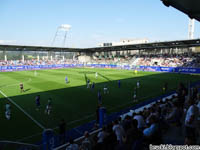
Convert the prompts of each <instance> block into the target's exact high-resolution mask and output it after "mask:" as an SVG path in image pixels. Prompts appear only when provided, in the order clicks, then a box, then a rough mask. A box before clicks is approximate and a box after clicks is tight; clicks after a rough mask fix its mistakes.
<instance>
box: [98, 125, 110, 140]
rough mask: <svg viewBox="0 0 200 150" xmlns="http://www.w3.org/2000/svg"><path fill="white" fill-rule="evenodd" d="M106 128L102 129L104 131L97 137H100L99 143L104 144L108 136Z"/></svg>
mask: <svg viewBox="0 0 200 150" xmlns="http://www.w3.org/2000/svg"><path fill="white" fill-rule="evenodd" d="M105 130H106V129H105V127H103V128H102V131H100V132H99V133H98V135H97V137H98V140H97V143H103V141H104V139H105V137H106V136H107V135H108V134H107V133H106V131H105Z"/></svg>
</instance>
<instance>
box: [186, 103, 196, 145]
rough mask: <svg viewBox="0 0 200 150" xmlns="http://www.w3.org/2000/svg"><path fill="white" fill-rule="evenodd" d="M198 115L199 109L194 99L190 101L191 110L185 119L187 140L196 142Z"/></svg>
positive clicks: (189, 109)
mask: <svg viewBox="0 0 200 150" xmlns="http://www.w3.org/2000/svg"><path fill="white" fill-rule="evenodd" d="M198 115H199V109H198V107H197V106H196V105H195V101H194V100H193V99H190V101H189V108H188V110H187V113H186V117H185V135H186V137H187V138H190V139H192V140H193V141H194V142H195V141H196V129H197V123H198V122H197V121H198ZM194 144H195V143H194Z"/></svg>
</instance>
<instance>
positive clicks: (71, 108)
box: [0, 0, 200, 150]
mask: <svg viewBox="0 0 200 150" xmlns="http://www.w3.org/2000/svg"><path fill="white" fill-rule="evenodd" d="M157 3H158V4H159V5H160V6H162V7H164V8H165V9H166V8H167V9H171V8H172V9H174V10H176V11H175V12H176V13H181V15H183V16H184V17H185V16H186V15H188V16H189V18H188V17H187V16H186V18H187V19H189V26H188V28H189V29H188V38H187V39H184V40H181V39H176V40H167V41H162V42H160V41H149V40H148V39H147V38H140V39H122V40H120V42H110V41H109V40H106V41H104V42H102V43H101V44H98V45H97V46H94V47H89V48H88V47H87V48H75V47H73V46H71V47H70V46H66V42H67V41H68V38H69V37H68V35H69V34H70V32H71V29H72V26H71V25H69V24H62V25H59V26H58V27H57V30H56V33H55V35H54V37H53V41H52V42H51V46H46V45H45V46H43V45H40V46H38V45H37V46H35V45H31V44H26V45H23V44H18V43H11V44H10V43H9V42H8V43H3V42H1V40H0V79H1V80H0V81H1V82H0V120H1V121H0V129H1V130H0V150H148V149H150V150H151V149H152V150H153V149H176V148H180V149H182V148H185V149H187V148H188V149H190V148H191V147H192V148H194V149H198V148H199V146H198V145H199V144H200V138H199V135H200V91H199V90H200V53H199V48H200V39H199V38H194V24H195V20H196V22H198V21H200V9H199V8H198V7H197V6H199V5H200V3H199V2H198V1H197V0H196V1H191V2H190V3H189V2H186V1H182V2H181V1H178V0H162V1H158V2H157ZM77 5H78V4H77ZM5 6H6V5H5ZM165 6H167V7H165ZM169 6H171V7H170V8H168V7H169ZM177 10H179V11H177ZM30 11H31V10H30ZM185 14H186V15H185ZM0 17H1V15H0ZM117 22H118V23H121V22H123V20H120V19H119V20H117ZM198 23H199V22H198ZM83 27H84V26H83ZM74 30H75V29H74ZM91 30H92V29H91ZM16 32H17V31H16ZM29 32H31V31H29ZM160 32H161V31H160ZM30 36H31V35H30ZM172 36H173V35H172ZM0 37H1V36H0ZM100 42H101V40H99V41H98V43H100Z"/></svg>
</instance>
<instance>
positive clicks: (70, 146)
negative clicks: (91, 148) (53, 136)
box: [66, 139, 79, 150]
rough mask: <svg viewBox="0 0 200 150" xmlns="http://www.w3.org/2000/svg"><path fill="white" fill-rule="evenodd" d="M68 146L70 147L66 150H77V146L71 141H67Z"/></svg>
mask: <svg viewBox="0 0 200 150" xmlns="http://www.w3.org/2000/svg"><path fill="white" fill-rule="evenodd" d="M69 144H70V145H69V146H67V148H66V150H79V146H78V144H75V143H74V140H73V139H70V140H69Z"/></svg>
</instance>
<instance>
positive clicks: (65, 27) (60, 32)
mask: <svg viewBox="0 0 200 150" xmlns="http://www.w3.org/2000/svg"><path fill="white" fill-rule="evenodd" d="M70 29H71V25H69V24H62V25H60V26H59V27H58V28H57V30H56V34H55V36H54V38H53V41H52V43H51V46H53V45H54V44H55V41H56V39H57V38H58V37H59V36H62V38H63V41H62V44H61V46H62V47H65V43H66V38H67V33H68V31H69V30H70Z"/></svg>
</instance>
